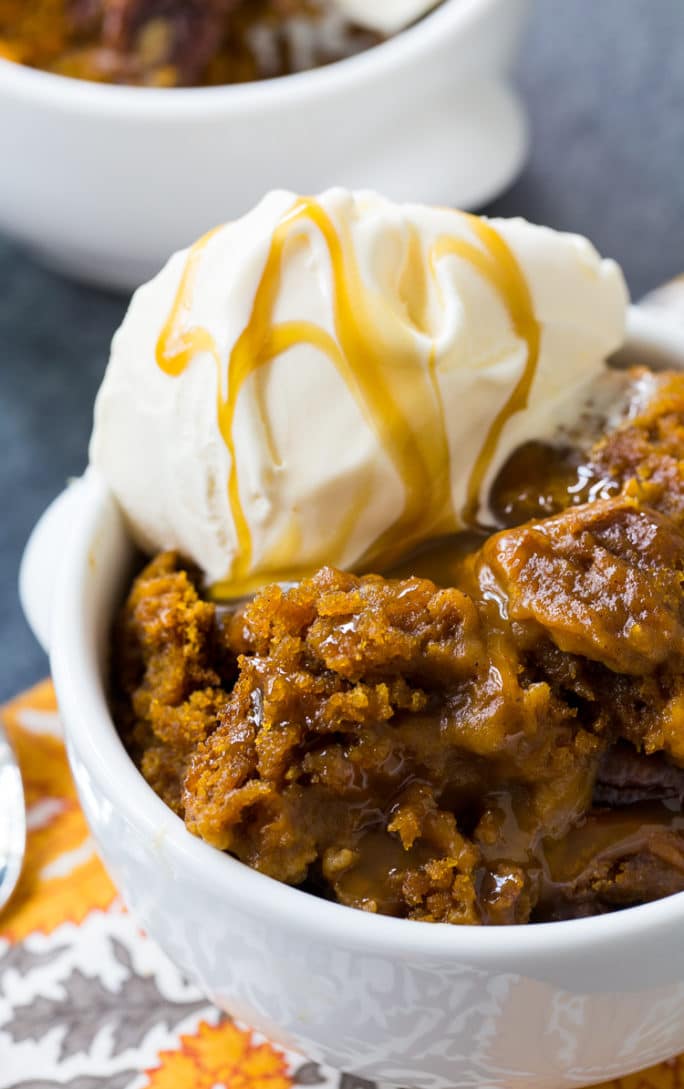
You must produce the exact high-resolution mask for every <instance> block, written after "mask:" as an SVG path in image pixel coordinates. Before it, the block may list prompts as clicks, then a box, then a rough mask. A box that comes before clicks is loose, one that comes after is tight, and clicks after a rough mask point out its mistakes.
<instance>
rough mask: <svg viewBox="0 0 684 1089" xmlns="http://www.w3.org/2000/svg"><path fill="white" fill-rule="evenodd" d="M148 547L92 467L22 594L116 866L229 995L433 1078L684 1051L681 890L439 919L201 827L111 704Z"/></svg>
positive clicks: (343, 1059)
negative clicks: (551, 911) (250, 854)
mask: <svg viewBox="0 0 684 1089" xmlns="http://www.w3.org/2000/svg"><path fill="white" fill-rule="evenodd" d="M622 359H625V360H627V361H630V362H640V361H643V362H645V363H650V364H652V365H654V366H663V365H670V366H675V367H679V368H682V367H684V327H682V326H677V325H674V324H671V323H670V322H669V321H668V320H667V318H666V317H665V318H661V317H660V315H657V314H656V315H651V314H648V313H640V312H639V311H637V310H632V312H631V316H630V336H629V341H628V344H627V346H626V349H625V350H624V351H623V352H622V353H621V359H620V361H622ZM56 556H60V557H62V559H61V561H60V567H59V570H58V571H57V572H56V571H55V557H56ZM133 556H134V551H133V548H132V546H131V543H130V541H129V539H128V537H127V535H126V532H125V529H124V525H123V521H122V518H121V515H120V513H119V511H118V509H117V507H116V504H115V503H114V501H113V499H112V498H111V496H110V495H109V493H108V491H107V489H106V487H105V486H104V485H103V483H102V482H101V481H100V480H99V479H98V478H97V477H96V476H95V475H94V474H92V473H91V472H90V471H88V473H86V475H85V477H84V478H83V479H82V480H81V481H80V482H78V483H77V484H75V485H73V486H72V488H70V489H69V490H68V491H67V492H66V493H65V494H64V495H63V496H62V497H61V498H60V499H58V500H56V502H55V504H54V505H53V507H52V508H50V510H49V511H48V512H47V514H46V515H44V517H43V519H42V520H41V522H40V523H39V524H38V526H37V528H36V530H35V531H34V534H33V537H32V539H31V541H30V542H29V545H28V547H27V551H26V554H25V558H24V562H23V565H22V571H21V578H20V588H21V595H22V601H23V604H24V608H25V611H26V613H27V616H28V618H29V620H30V622H31V624H32V627H33V629H34V631H36V633H37V634H38V636H39V638H40V639H41V641H42V642H43V644H44V645H46V646H47V645H48V644H50V648H51V656H50V660H51V667H52V675H53V678H54V682H55V686H56V689H57V696H58V700H59V706H60V710H61V714H62V717H63V721H64V725H65V730H66V737H67V745H68V750H69V756H70V760H71V766H72V769H73V772H74V776H75V779H76V784H77V787H78V791H79V795H80V799H81V802H82V805H83V808H84V810H85V813H86V816H87V818H88V821H89V823H90V826H91V828H92V830H93V834H94V836H95V838H96V840H97V843H98V845H99V849H100V852H101V854H102V857H103V859H104V861H105V863H106V865H107V868H108V869H109V870H110V871H111V874H112V876H113V878H114V880H115V881H116V883H117V885H118V887H119V888H120V889H121V892H122V893H123V896H124V898H125V900H126V902H127V903H128V905H129V906H130V908H131V910H132V911H133V912H134V913H135V915H136V917H137V918H138V919H139V920H140V922H141V924H142V925H143V926H144V927H145V929H146V930H147V931H148V932H149V933H150V934H151V935H152V936H153V937H154V938H156V940H157V941H158V942H159V944H160V945H161V946H162V948H163V949H164V950H165V951H166V952H167V953H168V954H169V956H170V957H171V958H172V959H173V960H174V961H175V962H176V964H177V965H178V966H179V967H180V968H181V969H183V970H184V971H185V973H186V974H187V975H188V976H189V978H191V979H192V980H194V981H195V982H197V983H198V984H199V985H200V986H201V987H202V989H203V990H204V991H205V992H206V994H207V995H209V996H210V997H211V998H212V999H213V1000H214V1001H215V1002H216V1003H217V1004H218V1005H219V1006H220V1007H222V1008H224V1009H225V1010H228V1011H229V1012H231V1013H233V1014H234V1015H236V1016H239V1017H241V1018H243V1019H244V1020H245V1021H247V1022H249V1023H250V1024H251V1025H253V1026H255V1027H256V1028H258V1029H261V1030H262V1031H263V1032H265V1033H266V1034H268V1035H269V1036H270V1037H271V1038H272V1039H274V1040H278V1041H281V1042H282V1043H284V1044H286V1045H288V1046H290V1047H294V1048H296V1049H299V1050H301V1051H303V1052H304V1053H305V1054H307V1055H308V1056H310V1057H311V1058H313V1059H316V1060H318V1061H322V1062H325V1063H327V1064H330V1065H331V1066H334V1067H337V1068H339V1069H344V1070H348V1071H350V1072H352V1073H354V1074H356V1075H358V1076H359V1077H363V1078H368V1079H372V1080H375V1081H379V1082H381V1083H384V1084H385V1085H394V1086H396V1085H399V1086H409V1087H417V1089H444V1087H446V1086H457V1087H466V1086H467V1087H470V1089H510V1087H511V1086H520V1089H523V1087H524V1089H569V1087H571V1086H575V1087H577V1086H583V1085H588V1084H590V1083H594V1082H598V1081H603V1080H604V1079H607V1078H612V1077H617V1076H621V1075H624V1074H627V1073H629V1072H631V1071H634V1070H636V1069H639V1068H641V1067H645V1066H648V1065H650V1064H652V1063H656V1062H659V1061H660V1060H662V1059H665V1058H667V1057H669V1056H671V1055H674V1054H676V1053H678V1052H681V1051H683V1050H684V941H682V935H683V933H684V893H680V894H678V895H676V896H671V897H668V898H666V899H664V900H660V901H658V902H656V903H651V904H646V905H644V906H642V907H635V908H630V909H628V910H625V911H622V912H619V913H617V914H613V915H604V916H601V917H597V918H588V919H578V920H573V921H569V922H562V923H546V924H537V925H531V926H527V927H511V926H504V927H497V928H494V927H493V928H481V929H478V928H472V927H455V926H447V925H444V924H428V923H420V922H412V921H408V920H402V919H391V918H385V917H383V916H375V915H367V914H365V913H364V912H361V911H355V910H353V909H351V908H347V907H342V906H340V905H339V904H335V903H330V902H327V901H324V900H320V899H317V898H316V897H314V896H311V895H309V894H307V893H304V892H301V891H299V890H297V889H293V888H288V887H287V886H285V885H281V884H279V883H278V882H276V881H273V880H271V879H270V878H268V877H264V876H263V875H261V874H259V873H256V872H255V871H253V870H251V869H249V868H248V867H247V866H244V865H242V864H241V863H240V862H237V861H236V860H235V859H233V858H231V857H230V856H229V855H226V854H222V853H221V852H219V851H217V850H215V849H213V848H212V847H209V846H208V845H207V844H206V843H203V842H202V841H200V840H198V839H195V838H193V837H192V836H191V835H190V834H189V833H188V832H187V831H186V829H185V827H184V825H183V823H182V821H181V820H180V819H179V818H178V817H176V816H175V815H174V814H173V813H172V812H171V810H169V809H168V808H167V807H166V806H165V805H164V803H163V802H162V801H161V800H160V799H159V798H158V797H157V796H156V795H155V794H154V792H153V791H152V790H151V788H150V787H149V786H148V785H147V784H146V783H145V781H144V780H143V778H142V776H141V775H140V774H139V772H138V771H137V769H136V768H135V766H134V765H133V763H132V762H131V760H130V759H129V757H128V756H127V754H126V752H125V751H124V748H123V745H122V744H121V741H120V740H119V737H118V735H117V733H116V730H115V727H114V724H113V722H112V719H111V716H110V713H109V709H108V706H107V697H106V666H105V662H106V657H107V643H108V639H109V633H110V628H111V623H112V618H113V615H114V611H115V609H116V607H117V605H118V604H119V602H120V600H121V596H122V594H123V592H124V587H125V586H126V583H127V580H128V579H129V577H130V574H131V563H132V561H133ZM53 588H54V594H53V593H52V590H53Z"/></svg>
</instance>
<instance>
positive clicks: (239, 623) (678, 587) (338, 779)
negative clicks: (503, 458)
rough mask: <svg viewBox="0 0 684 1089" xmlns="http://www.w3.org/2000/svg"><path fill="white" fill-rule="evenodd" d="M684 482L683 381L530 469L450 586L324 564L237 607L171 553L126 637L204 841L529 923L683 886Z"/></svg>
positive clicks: (128, 621) (533, 460)
mask: <svg viewBox="0 0 684 1089" xmlns="http://www.w3.org/2000/svg"><path fill="white" fill-rule="evenodd" d="M637 380H638V376H635V387H636V382H637ZM683 464H684V376H679V375H664V376H662V377H661V378H659V379H658V380H657V382H655V383H654V384H653V387H652V396H651V398H650V401H649V402H648V404H646V405H644V406H642V408H641V411H640V414H639V415H638V416H637V417H636V418H634V419H631V420H627V421H626V422H625V423H624V424H622V425H621V426H618V427H616V429H614V430H612V431H611V432H609V433H608V434H606V435H605V436H604V437H602V438H601V439H600V440H599V441H598V442H597V443H595V444H594V445H593V447H591V448H590V449H589V448H587V449H583V448H582V447H581V445H576V446H575V447H574V448H573V449H570V448H566V449H564V450H556V451H551V450H549V449H547V450H545V451H542V450H540V449H539V448H529V449H523V450H521V451H519V452H518V453H517V454H516V455H514V458H513V459H512V462H511V464H510V465H509V466H508V467H507V468H506V469H505V471H504V472H503V474H502V476H501V478H500V480H499V481H498V482H497V486H496V488H495V507H497V509H498V510H499V511H500V512H501V513H502V516H505V519H506V520H507V521H508V522H510V523H511V525H510V526H509V527H508V528H504V529H502V530H500V531H499V532H496V533H494V534H492V535H490V536H489V537H482V536H481V537H480V538H479V539H476V538H473V537H472V536H471V537H469V538H468V539H467V540H466V541H464V542H462V543H461V545H462V546H461V547H460V548H456V549H454V550H453V551H454V555H453V559H452V562H451V564H450V566H448V567H447V568H446V569H445V570H446V571H447V576H448V577H447V579H446V580H445V581H446V585H443V586H441V587H440V586H439V585H437V584H436V583H435V582H434V581H430V580H428V579H426V578H419V577H415V576H413V577H404V578H400V579H388V578H383V577H381V576H378V575H369V576H363V577H359V576H355V575H352V574H345V573H342V572H339V571H335V570H332V569H329V568H324V569H322V570H321V571H319V572H318V573H317V574H316V575H314V576H313V577H312V578H310V579H306V580H304V581H303V582H302V583H301V584H300V585H299V586H298V587H296V588H293V589H290V590H284V589H281V588H279V587H277V586H273V587H270V588H268V589H266V590H264V591H263V592H262V593H260V594H258V595H257V596H256V598H255V599H254V600H253V601H252V602H251V603H250V604H248V605H247V606H246V607H244V608H243V609H240V610H234V611H230V610H225V609H224V610H220V609H217V608H216V606H215V605H214V604H212V603H210V602H207V601H206V600H203V599H202V595H201V592H200V589H199V579H198V576H197V573H196V572H193V570H192V569H191V568H189V567H188V565H186V564H184V563H183V562H182V561H181V560H180V559H179V558H178V557H177V556H175V555H173V554H170V553H165V554H162V555H160V556H158V557H157V558H156V559H155V560H153V561H152V563H151V564H150V565H149V566H148V567H147V568H145V570H144V571H143V572H142V573H141V574H140V575H139V576H138V578H137V579H136V580H135V582H134V584H133V586H132V588H131V591H130V595H129V597H128V600H127V602H126V604H125V606H124V608H123V610H122V613H121V617H120V620H119V624H118V628H117V632H116V637H115V644H114V649H115V655H114V693H115V713H116V717H117V721H118V723H119V726H120V729H121V732H122V735H123V737H124V739H125V741H126V744H127V745H128V747H129V749H130V751H131V753H132V755H133V757H134V759H135V760H136V761H137V762H138V764H139V766H140V768H141V770H142V772H143V774H144V775H145V777H146V778H147V779H148V781H149V782H150V783H151V785H152V786H153V787H154V789H155V790H156V791H157V792H158V793H159V794H160V795H161V796H162V797H163V798H164V799H165V800H166V801H167V803H168V804H169V805H171V806H172V807H173V808H174V809H175V810H176V812H178V813H179V815H180V816H182V817H183V819H184V820H185V822H186V824H187V826H188V828H189V829H190V830H191V831H192V832H193V833H195V834H196V835H199V836H201V837H203V838H204V839H205V840H206V841H208V842H209V843H211V844H213V845H215V846H216V847H218V848H219V849H221V850H227V851H230V852H232V853H233V854H234V855H235V856H236V857H237V858H239V859H241V860H242V861H243V862H245V863H247V864H248V865H250V866H253V867H255V868H256V869H259V870H261V871H262V872H264V873H266V874H269V875H270V876H272V877H274V878H277V879H278V880H281V881H285V882H288V883H290V884H294V885H299V886H301V887H303V888H305V889H308V890H310V891H312V892H316V893H318V894H319V895H322V896H326V897H331V898H335V899H337V900H338V901H340V902H341V903H344V904H348V905H351V906H354V907H357V908H362V909H364V910H366V911H372V912H384V913H387V914H392V915H397V916H402V917H407V918H412V919H421V920H427V921H441V922H449V923H472V924H477V923H479V924H504V923H526V922H535V921H540V920H553V919H561V918H570V917H573V916H577V915H586V914H590V913H596V912H604V911H610V910H614V909H617V908H621V907H625V906H629V905H630V904H635V903H641V902H643V901H645V900H649V899H655V898H657V897H660V896H663V895H667V894H669V893H672V892H675V891H679V890H681V889H684V816H683V814H682V802H683V799H684V589H683V580H684V534H683V532H682V530H683V529H684V472H683V471H682V465H683ZM535 474H536V480H537V482H538V487H537V490H536V491H535ZM540 496H542V498H540ZM497 505H498V506H497ZM530 514H531V515H532V520H531V521H525V520H524V519H525V518H526V517H528V516H529V515H530ZM540 515H543V517H540ZM442 551H443V553H444V554H445V555H447V554H448V551H449V549H448V546H447V547H443V549H442ZM419 561H420V557H417V558H416V563H417V566H418V567H419V566H420V562H419Z"/></svg>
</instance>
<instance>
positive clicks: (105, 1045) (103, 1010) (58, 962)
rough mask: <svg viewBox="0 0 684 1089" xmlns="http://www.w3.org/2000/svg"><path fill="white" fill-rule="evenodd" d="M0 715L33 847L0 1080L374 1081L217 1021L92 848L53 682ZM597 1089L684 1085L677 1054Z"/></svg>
mask: <svg viewBox="0 0 684 1089" xmlns="http://www.w3.org/2000/svg"><path fill="white" fill-rule="evenodd" d="M2 718H3V721H4V724H5V726H6V727H7V730H8V732H9V734H10V737H11V739H12V741H13V743H14V745H15V747H16V751H17V755H18V757H19V760H20V763H21V769H22V774H23V779H24V789H25V792H26V802H27V806H28V850H27V855H26V865H25V868H24V871H23V874H22V878H21V882H20V884H19V887H18V889H17V892H16V894H15V896H14V897H13V899H12V901H11V902H10V904H9V906H8V907H7V908H6V909H5V911H4V912H2V913H0V1089H57V1087H58V1086H61V1087H63V1089H216V1087H225V1089H293V1087H294V1086H297V1085H300V1086H321V1087H322V1089H374V1087H373V1086H372V1085H371V1083H369V1082H363V1081H360V1080H359V1079H358V1078H353V1077H351V1076H350V1075H348V1074H339V1073H336V1072H333V1071H331V1070H326V1069H324V1068H322V1067H320V1066H318V1065H317V1064H316V1063H311V1062H307V1061H306V1060H305V1059H303V1058H302V1057H301V1056H297V1055H294V1054H292V1053H288V1052H285V1051H283V1050H282V1049H281V1048H278V1047H275V1046H274V1045H272V1044H270V1043H269V1042H268V1041H267V1040H264V1039H263V1037H260V1036H258V1035H257V1034H256V1033H253V1032H251V1031H250V1029H249V1028H247V1027H245V1026H243V1025H238V1024H236V1023H235V1022H234V1021H231V1020H230V1019H229V1018H227V1017H225V1016H224V1015H223V1014H221V1013H220V1012H219V1011H218V1010H216V1009H215V1008H214V1007H212V1006H210V1005H208V1003H207V1000H206V999H205V998H203V997H202V995H201V994H200V993H199V992H198V991H197V990H195V988H194V987H192V986H191V985H190V984H189V983H187V982H186V981H185V980H184V979H183V978H182V976H181V975H179V973H178V972H177V971H176V969H175V968H174V967H173V966H172V965H171V963H170V962H169V961H168V960H167V959H166V957H165V956H164V955H163V954H162V952H161V951H160V950H159V949H158V948H157V946H156V945H155V944H154V942H153V941H152V940H151V939H150V938H148V937H146V935H145V934H143V933H142V932H141V931H140V930H139V929H138V928H137V927H136V925H135V922H134V921H133V919H132V918H131V916H130V915H128V914H127V913H126V911H125V909H124V908H123V905H122V904H121V901H120V899H119V897H118V896H117V892H116V889H115V888H114V886H113V885H112V883H111V881H110V880H109V878H108V876H107V874H106V872H105V870H104V868H103V866H102V864H101V863H100V861H99V859H98V857H97V855H96V853H95V848H94V845H93V842H92V840H91V838H90V835H89V833H88V828H87V825H86V822H85V819H84V817H83V814H82V813H81V810H80V807H79V804H78V800H77V797H76V790H75V788H74V784H73V782H72V779H71V775H70V773H69V767H68V764H67V759H66V753H65V750H64V745H63V742H62V732H61V726H60V722H59V717H58V715H57V708H56V704H55V698H54V692H53V689H52V685H51V684H50V683H49V682H48V681H45V682H44V683H43V684H40V685H38V687H37V688H34V689H32V690H31V691H30V692H27V693H26V694H25V695H23V696H20V697H19V698H18V699H16V700H15V701H14V702H13V703H11V704H9V705H8V706H7V707H5V708H4V709H3V710H2ZM605 1089H684V1056H683V1057H682V1058H680V1059H676V1060H674V1061H672V1062H670V1063H663V1064H662V1065H661V1066H658V1067H654V1068H653V1069H651V1070H647V1071H645V1072H643V1073H641V1074H636V1075H632V1076H631V1077H629V1078H622V1079H620V1080H619V1081H616V1082H611V1083H610V1086H606V1087H605Z"/></svg>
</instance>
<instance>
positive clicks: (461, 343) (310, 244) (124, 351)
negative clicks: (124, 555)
mask: <svg viewBox="0 0 684 1089" xmlns="http://www.w3.org/2000/svg"><path fill="white" fill-rule="evenodd" d="M626 308H627V293H626V289H625V285H624V281H623V278H622V274H621V272H620V270H619V268H618V266H617V265H616V264H615V263H614V262H612V261H607V260H601V258H600V257H599V255H598V254H597V253H596V251H595V249H594V248H593V247H592V246H591V244H590V243H589V242H588V241H587V240H586V239H584V238H581V237H579V236H576V235H570V234H560V233H558V232H555V231H552V230H550V229H548V228H545V227H537V226H533V225H531V224H529V223H527V222H525V221H524V220H521V219H513V220H500V219H499V220H497V219H493V220H485V219H480V218H478V217H475V216H470V215H466V214H464V213H460V212H456V211H452V210H449V209H447V208H430V207H424V206H421V205H417V204H395V203H392V202H391V201H389V200H386V199H384V198H383V197H381V196H379V195H377V194H375V193H370V192H358V193H352V192H348V191H346V190H342V189H333V190H330V191H328V192H326V193H323V194H322V195H321V196H319V197H317V198H315V199H311V198H300V197H298V196H296V195H295V194H293V193H290V192H283V191H278V192H273V193H271V194H269V195H268V196H267V197H265V198H264V200H262V201H261V203H260V204H259V205H258V206H257V207H256V208H255V209H254V210H253V211H251V212H249V213H248V214H247V215H245V216H244V217H243V218H242V219H239V220H237V221H235V222H233V223H229V224H227V225H225V226H223V227H220V228H218V229H217V230H215V231H213V232H211V233H210V234H209V235H207V236H205V237H204V238H203V239H201V240H200V241H199V242H198V243H196V244H195V246H194V247H192V248H191V249H190V250H187V251H183V252H181V253H177V254H176V255H175V256H174V257H172V258H171V260H170V261H169V263H168V264H167V265H166V267H165V268H164V269H163V270H162V271H161V272H160V273H159V275H158V276H157V277H156V278H155V279H154V280H152V281H151V282H150V283H148V284H146V285H145V286H144V287H141V288H140V289H139V290H138V291H137V292H136V294H135V296H134V297H133V300H132V302H131V305H130V308H129V311H128V313H127V315H126V318H125V320H124V322H123V325H122V326H121V328H120V329H119V331H118V332H117V334H116V336H115V337H114V341H113V344H112V351H111V358H110V361H109V365H108V367H107V371H106V374H105V377H104V380H103V383H102V387H101V389H100V392H99V395H98V398H97V403H96V409H95V427H94V432H93V436H92V440H91V446H90V456H91V461H92V463H93V465H94V466H95V467H96V469H97V470H99V472H100V473H101V474H102V475H103V476H104V477H105V478H106V480H107V481H108V483H109V485H110V487H111V489H112V491H113V493H114V495H115V496H116V498H117V499H118V501H119V503H120V505H121V507H122V509H123V511H124V513H125V515H126V518H127V520H128V523H129V525H130V528H131V532H132V534H133V536H134V538H135V540H136V541H137V542H138V543H139V544H140V545H141V546H142V547H143V548H144V549H146V550H148V551H155V550H159V549H164V548H175V549H178V550H179V551H180V552H181V553H182V554H183V555H184V556H186V557H187V558H189V559H191V560H193V561H194V562H195V563H197V564H198V566H199V567H200V568H201V569H202V571H203V572H204V574H205V576H206V578H207V580H208V582H210V583H217V584H219V586H218V588H217V589H218V592H219V593H220V594H221V593H222V594H225V595H226V596H233V595H237V594H240V593H244V592H248V591H249V590H250V589H253V588H255V587H256V586H258V585H260V584H262V583H264V582H266V581H269V580H271V579H283V580H287V579H291V578H296V577H298V576H299V575H301V574H303V573H305V572H308V571H311V570H312V569H314V568H316V567H317V566H319V565H321V564H325V563H328V564H333V565H337V566H340V567H342V568H350V569H355V568H356V569H358V568H363V569H364V570H369V569H374V570H381V571H382V570H386V569H387V568H388V567H389V566H390V565H391V564H392V563H393V562H395V561H396V560H397V559H398V558H400V557H401V556H402V555H405V554H406V553H407V552H409V551H410V550H411V549H412V548H413V547H415V546H417V545H419V544H421V543H422V542H425V541H427V540H430V539H432V538H434V537H438V536H441V535H443V534H447V533H450V532H453V531H455V530H458V529H462V528H464V527H467V526H468V525H472V524H475V523H477V522H479V523H487V522H488V521H490V516H489V511H488V506H487V497H488V492H489V488H490V485H491V483H492V481H493V479H494V477H495V475H496V473H497V472H498V470H499V469H500V468H501V466H502V465H503V464H504V462H505V461H506V459H507V458H508V456H509V455H510V454H511V453H512V451H513V450H514V449H515V448H516V447H517V446H518V445H520V444H521V443H523V442H525V441H527V440H531V439H544V438H548V437H550V436H552V435H553V433H554V431H555V430H556V428H557V427H558V426H559V424H563V425H567V423H568V421H570V420H572V419H574V418H576V417H577V415H578V414H579V412H580V410H581V407H582V405H583V404H585V403H586V400H587V397H588V396H589V391H590V389H591V386H592V384H593V383H594V382H595V381H596V380H597V379H599V378H600V376H601V375H602V373H603V372H604V360H605V357H606V356H607V355H608V354H609V353H611V352H612V351H613V350H614V349H616V348H617V347H618V346H619V345H620V344H621V342H622V341H623V337H624V329H625V320H626Z"/></svg>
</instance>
